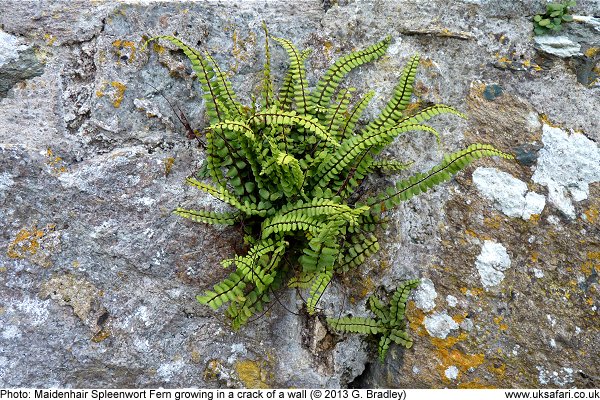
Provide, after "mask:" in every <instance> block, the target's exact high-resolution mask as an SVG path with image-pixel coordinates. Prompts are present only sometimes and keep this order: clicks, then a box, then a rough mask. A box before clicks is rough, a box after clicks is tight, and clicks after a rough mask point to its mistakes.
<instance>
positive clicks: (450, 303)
mask: <svg viewBox="0 0 600 400" xmlns="http://www.w3.org/2000/svg"><path fill="white" fill-rule="evenodd" d="M446 303H448V307H456V305H457V304H458V299H457V298H456V297H454V296H452V295H451V294H449V295H448V296H446Z"/></svg>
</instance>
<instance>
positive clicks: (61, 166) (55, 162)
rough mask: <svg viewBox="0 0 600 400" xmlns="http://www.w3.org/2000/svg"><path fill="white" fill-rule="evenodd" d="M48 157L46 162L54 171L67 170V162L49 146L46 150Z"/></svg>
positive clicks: (57, 172) (61, 171) (56, 172)
mask: <svg viewBox="0 0 600 400" xmlns="http://www.w3.org/2000/svg"><path fill="white" fill-rule="evenodd" d="M46 157H47V158H48V161H46V164H47V165H48V166H50V168H51V170H52V173H54V174H62V173H63V172H67V167H66V165H65V162H64V161H63V159H62V158H61V157H58V156H55V155H54V153H53V152H52V149H50V148H48V149H47V150H46Z"/></svg>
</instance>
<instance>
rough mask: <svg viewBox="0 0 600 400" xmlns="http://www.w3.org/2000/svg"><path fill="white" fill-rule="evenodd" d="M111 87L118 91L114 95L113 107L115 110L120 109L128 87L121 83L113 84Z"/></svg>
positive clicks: (115, 82) (114, 82)
mask: <svg viewBox="0 0 600 400" xmlns="http://www.w3.org/2000/svg"><path fill="white" fill-rule="evenodd" d="M110 85H111V86H112V87H114V88H115V89H116V92H115V94H114V100H113V106H114V107H115V108H119V107H120V106H121V102H122V101H123V98H124V97H125V89H126V88H127V87H126V86H125V85H124V84H122V83H121V82H117V81H113V82H111V83H110Z"/></svg>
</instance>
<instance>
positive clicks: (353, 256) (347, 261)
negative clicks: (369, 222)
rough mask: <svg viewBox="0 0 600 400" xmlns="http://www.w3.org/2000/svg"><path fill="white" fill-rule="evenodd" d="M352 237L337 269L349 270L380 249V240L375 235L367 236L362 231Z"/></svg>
mask: <svg viewBox="0 0 600 400" xmlns="http://www.w3.org/2000/svg"><path fill="white" fill-rule="evenodd" d="M352 239H353V240H352V241H351V242H350V243H348V244H347V247H346V248H344V254H345V255H344V258H343V259H342V260H341V261H340V263H339V265H338V266H337V267H336V269H337V270H341V271H344V272H347V271H349V270H350V269H352V268H354V267H357V266H359V265H361V264H362V263H363V262H364V261H365V260H366V259H367V258H368V257H370V256H371V255H373V254H375V253H377V251H378V250H379V241H378V240H377V237H376V236H375V235H372V234H370V235H369V236H365V235H363V234H362V233H361V234H359V235H358V236H356V237H353V238H352Z"/></svg>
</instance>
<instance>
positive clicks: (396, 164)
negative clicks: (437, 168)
mask: <svg viewBox="0 0 600 400" xmlns="http://www.w3.org/2000/svg"><path fill="white" fill-rule="evenodd" d="M413 164H414V161H410V162H402V161H396V160H378V161H373V162H372V163H371V168H372V169H378V170H379V171H381V172H384V173H386V172H387V173H390V172H400V171H404V170H407V169H408V168H410V166H411V165H413Z"/></svg>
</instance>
